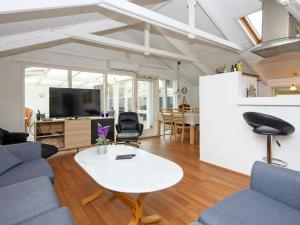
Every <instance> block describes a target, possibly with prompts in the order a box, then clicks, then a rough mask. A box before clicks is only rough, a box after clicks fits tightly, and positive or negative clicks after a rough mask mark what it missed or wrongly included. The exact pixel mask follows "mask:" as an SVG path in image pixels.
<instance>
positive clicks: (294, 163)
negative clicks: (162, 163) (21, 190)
mask: <svg viewBox="0 0 300 225" xmlns="http://www.w3.org/2000/svg"><path fill="white" fill-rule="evenodd" d="M240 78H241V76H240V75H239V74H238V73H230V74H226V75H216V76H205V77H200V108H201V111H200V112H201V113H200V159H201V160H202V161H206V162H209V163H212V164H215V165H218V166H221V167H225V168H228V169H231V170H234V171H238V172H241V173H244V174H250V171H251V167H252V165H253V163H254V162H255V161H256V160H258V161H262V158H263V157H264V156H266V137H265V136H263V135H258V134H254V133H253V132H252V129H251V127H250V126H249V125H247V124H246V122H245V121H244V119H243V113H244V112H248V111H254V112H261V113H266V114H270V115H274V116H277V117H279V118H282V119H284V120H286V121H288V122H290V123H291V124H293V125H294V126H295V128H296V131H295V133H294V134H293V135H290V136H285V137H278V140H279V141H280V142H281V144H282V147H281V148H279V147H278V146H277V145H276V143H275V142H274V143H273V150H274V151H273V156H274V157H275V158H279V159H282V160H284V161H286V162H287V163H288V164H289V168H292V169H295V170H300V164H299V158H300V151H299V140H300V120H299V115H300V104H299V105H297V104H296V105H294V106H292V105H291V104H289V103H287V104H284V102H285V101H286V102H289V101H290V100H291V101H292V102H297V101H298V100H299V98H297V99H298V100H297V99H296V98H295V99H287V98H286V97H285V98H280V97H269V98H259V97H257V98H241V97H240V96H241V93H240V90H241V88H240V85H239V82H240V81H239V79H240ZM242 100H244V101H242ZM245 100H249V102H251V103H248V104H247V103H246V102H247V101H245ZM287 100H289V101H287ZM241 102H243V104H242V103H241ZM298 102H300V101H298ZM261 103H262V104H261ZM278 103H279V104H278ZM280 103H283V104H281V105H280Z"/></svg>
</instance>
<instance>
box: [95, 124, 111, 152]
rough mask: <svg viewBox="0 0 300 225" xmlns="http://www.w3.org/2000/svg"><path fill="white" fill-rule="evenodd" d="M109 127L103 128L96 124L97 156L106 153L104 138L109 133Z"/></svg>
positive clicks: (106, 141)
mask: <svg viewBox="0 0 300 225" xmlns="http://www.w3.org/2000/svg"><path fill="white" fill-rule="evenodd" d="M109 127H110V126H106V127H103V126H101V124H99V123H98V127H97V135H98V138H97V139H96V141H97V145H98V154H100V155H103V154H106V152H107V144H108V140H107V138H106V137H107V134H108V131H109Z"/></svg>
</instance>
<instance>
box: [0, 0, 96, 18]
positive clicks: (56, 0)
mask: <svg viewBox="0 0 300 225" xmlns="http://www.w3.org/2000/svg"><path fill="white" fill-rule="evenodd" d="M99 2H100V1H99V0H51V1H49V0H38V1H37V0H26V1H24V0H1V4H0V15H1V14H10V13H21V12H33V11H39V10H50V9H59V8H70V7H82V6H89V5H96V4H97V3H99Z"/></svg>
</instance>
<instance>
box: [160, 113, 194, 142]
mask: <svg viewBox="0 0 300 225" xmlns="http://www.w3.org/2000/svg"><path fill="white" fill-rule="evenodd" d="M183 115H184V123H185V124H188V125H189V126H190V144H191V145H192V144H195V139H196V126H199V124H200V114H199V113H198V112H196V113H195V112H185V113H184V114H183ZM158 122H159V124H160V123H161V122H162V118H161V115H160V117H159V120H158ZM158 127H160V126H158Z"/></svg>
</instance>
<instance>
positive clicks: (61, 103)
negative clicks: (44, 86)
mask: <svg viewBox="0 0 300 225" xmlns="http://www.w3.org/2000/svg"><path fill="white" fill-rule="evenodd" d="M49 98H50V99H49V111H50V117H51V118H61V117H84V116H99V115H100V90H97V89H78V88H52V87H50V88H49Z"/></svg>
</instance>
